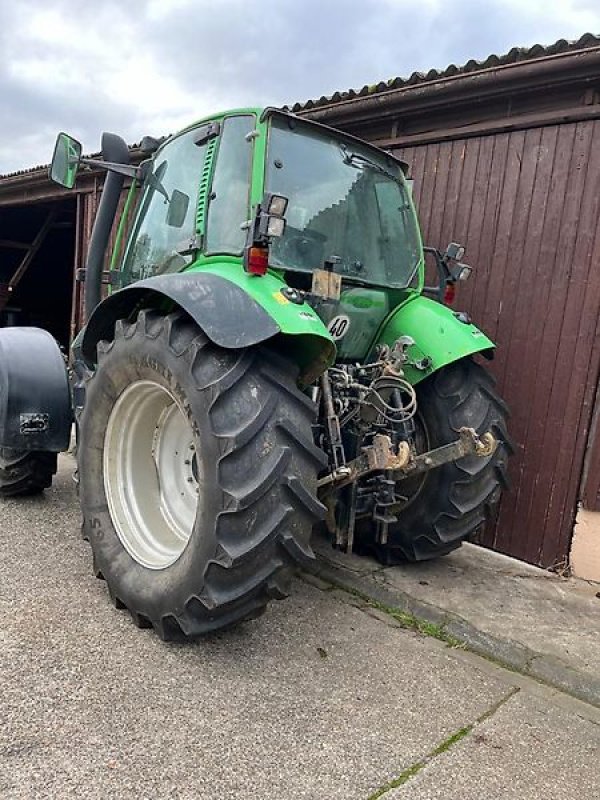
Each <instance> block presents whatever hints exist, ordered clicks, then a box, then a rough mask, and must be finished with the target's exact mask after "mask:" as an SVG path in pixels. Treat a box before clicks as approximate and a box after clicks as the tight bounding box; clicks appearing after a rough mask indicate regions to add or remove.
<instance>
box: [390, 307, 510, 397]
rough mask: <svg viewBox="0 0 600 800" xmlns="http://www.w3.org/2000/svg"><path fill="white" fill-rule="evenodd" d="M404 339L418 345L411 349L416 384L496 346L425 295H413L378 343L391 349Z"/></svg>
mask: <svg viewBox="0 0 600 800" xmlns="http://www.w3.org/2000/svg"><path fill="white" fill-rule="evenodd" d="M400 336H410V337H411V338H412V339H414V342H415V344H414V345H412V346H411V347H410V348H409V349H408V355H409V358H410V361H409V363H408V364H407V365H406V366H405V367H404V373H405V376H406V379H407V380H408V381H410V383H412V384H413V385H414V384H416V383H419V381H422V380H423V378H426V377H427V376H428V375H431V374H432V373H433V372H435V371H436V370H438V369H440V368H441V367H445V366H446V364H451V363H452V362H453V361H458V360H459V359H461V358H464V357H465V356H469V355H472V354H473V353H480V352H482V351H484V350H490V349H492V348H494V347H495V345H494V343H493V342H492V341H491V340H490V339H488V337H487V336H486V335H485V333H483V332H482V331H480V330H479V328H477V327H476V326H475V325H472V324H470V323H465V322H461V320H460V319H458V318H457V317H456V315H455V312H454V311H452V309H450V308H448V306H444V305H442V304H441V303H438V302H436V301H435V300H430V299H429V298H428V297H423V296H422V295H413V296H411V297H410V298H409V299H408V300H407V301H406V302H405V303H404V304H403V305H401V306H399V307H398V308H397V309H396V310H395V311H393V312H392V314H390V316H389V317H388V318H387V319H386V320H385V322H384V323H383V325H382V326H381V328H380V330H379V333H378V334H377V337H376V344H387V345H390V347H391V346H392V345H393V344H394V342H395V341H396V340H397V339H398V338H399V337H400Z"/></svg>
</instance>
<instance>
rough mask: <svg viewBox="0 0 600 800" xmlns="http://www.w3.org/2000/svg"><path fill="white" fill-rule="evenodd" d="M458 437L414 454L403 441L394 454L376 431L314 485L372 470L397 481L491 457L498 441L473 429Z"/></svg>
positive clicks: (336, 484)
mask: <svg viewBox="0 0 600 800" xmlns="http://www.w3.org/2000/svg"><path fill="white" fill-rule="evenodd" d="M458 436H459V438H458V439H457V440H456V441H455V442H451V443H450V444H445V445H442V447H436V449H435V450H429V452H427V453H422V454H420V455H418V456H415V455H413V454H412V453H411V452H410V448H409V446H408V444H407V443H406V442H401V443H400V445H399V447H398V452H397V453H394V451H393V448H392V443H391V441H390V438H389V437H388V436H385V435H384V434H377V435H376V436H375V437H374V439H373V444H372V445H370V446H369V447H365V448H363V451H362V453H361V455H359V456H358V457H357V458H355V459H354V460H353V461H350V462H348V463H347V464H345V465H343V466H340V467H338V468H337V469H334V470H333V472H330V473H329V475H325V476H324V477H323V478H321V479H320V480H319V481H318V484H317V486H318V487H319V489H324V488H325V487H329V488H331V489H339V488H341V487H342V486H347V485H348V484H349V483H354V482H355V481H357V480H359V479H360V478H364V477H366V476H367V475H370V474H371V473H373V472H378V471H385V470H389V471H390V473H391V477H392V478H393V479H394V480H396V481H401V480H403V479H404V478H410V477H412V476H413V475H419V474H420V473H422V472H428V471H429V470H430V469H435V468H436V467H441V466H442V464H447V463H448V462H449V461H457V460H458V459H459V458H464V456H479V457H480V458H486V457H487V456H491V455H492V454H493V453H494V451H495V450H496V447H497V446H498V441H497V439H496V437H495V436H494V434H493V433H492V432H491V431H487V432H486V433H482V434H481V436H479V434H478V433H477V431H475V430H474V429H473V428H461V429H460V430H459V432H458Z"/></svg>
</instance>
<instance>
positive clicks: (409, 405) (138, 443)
mask: <svg viewBox="0 0 600 800" xmlns="http://www.w3.org/2000/svg"><path fill="white" fill-rule="evenodd" d="M143 147H144V148H145V151H146V155H147V156H148V157H147V159H146V160H145V161H143V162H142V163H141V164H139V165H133V164H131V163H130V154H129V150H128V148H127V146H126V145H125V143H124V142H123V140H122V139H120V138H119V137H117V136H114V135H112V134H104V136H103V141H102V160H94V159H88V158H83V157H82V155H81V145H80V144H79V143H78V142H77V141H75V140H74V139H72V138H71V137H69V136H67V135H66V134H60V135H59V137H58V140H57V143H56V149H55V153H54V158H53V161H52V165H51V170H50V174H51V177H52V179H53V180H55V181H57V182H58V183H59V184H61V185H62V186H65V187H67V188H72V187H73V185H74V183H75V180H76V175H77V170H78V168H79V167H80V165H81V164H84V165H86V164H87V165H92V166H95V167H98V166H102V167H103V168H104V169H106V170H107V173H108V174H107V177H106V181H105V184H104V189H103V192H102V198H101V202H100V206H99V209H98V213H97V217H96V220H95V226H94V230H93V234H92V240H91V242H90V247H89V253H88V260H87V266H86V270H85V275H84V276H83V277H84V280H85V311H86V324H85V326H84V327H83V329H82V330H81V331H80V332H79V335H78V336H77V337H76V339H75V341H74V343H73V347H72V352H71V359H70V369H69V377H68V374H67V368H66V366H65V359H64V357H63V355H62V354H61V352H60V350H59V348H58V347H57V345H56V344H55V342H54V340H53V339H52V337H51V336H50V335H49V334H47V333H46V332H44V331H41V330H39V329H35V328H12V329H6V330H1V331H0V447H2V448H5V449H6V451H7V452H9V453H15V454H17V456H18V458H15V459H14V460H13V462H8V463H7V464H6V463H5V464H4V465H1V464H0V494H4V495H10V494H20V493H26V492H34V491H36V490H41V489H42V488H44V487H45V486H46V485H48V483H49V481H50V479H51V477H52V472H53V470H54V468H55V466H54V465H55V455H54V454H55V453H56V452H59V451H61V450H64V449H66V448H67V447H68V444H69V437H70V432H71V426H72V421H73V419H74V420H75V422H76V430H77V462H78V465H77V481H78V492H79V500H80V503H81V510H82V515H83V535H84V537H85V538H86V539H88V540H89V542H90V544H91V548H92V552H93V561H94V570H95V573H96V575H97V576H100V577H103V578H104V579H105V580H106V582H107V585H108V590H109V593H110V595H111V598H112V600H113V602H114V604H115V605H116V606H117V607H119V608H127V609H128V610H129V612H130V613H131V615H132V617H133V619H134V621H135V622H136V624H137V625H139V626H140V627H153V628H154V629H155V630H156V631H157V633H158V634H159V635H160V636H161V637H162V638H163V639H169V640H170V639H182V638H186V637H194V636H198V635H201V634H204V633H207V632H208V631H212V630H216V629H219V628H223V627H225V626H228V625H231V624H233V623H236V622H238V621H240V620H243V619H248V618H252V617H254V616H257V615H258V614H260V613H261V612H262V611H263V610H264V608H265V607H266V605H267V603H268V602H269V600H270V599H271V598H281V597H284V596H285V595H286V592H287V587H288V578H289V574H290V572H291V567H293V565H294V564H297V563H300V564H302V563H305V562H308V561H309V560H310V559H311V558H313V554H312V550H311V545H310V539H311V534H312V532H313V530H314V529H315V527H317V526H319V527H321V528H322V529H323V530H326V531H328V533H329V535H330V537H331V539H332V542H333V544H334V545H335V546H336V547H338V548H340V549H344V550H355V551H357V552H361V553H372V554H375V555H376V556H377V557H378V558H379V559H380V560H382V561H383V562H384V563H386V564H389V563H394V562H397V561H399V560H422V559H430V558H434V557H437V556H441V555H444V554H446V553H448V552H450V551H451V550H453V549H454V548H456V547H458V546H459V545H460V543H461V542H462V541H463V540H465V539H466V538H468V537H470V536H472V535H473V534H475V533H476V532H477V531H478V530H479V529H480V528H481V526H482V525H483V524H484V523H485V521H486V520H487V519H488V518H489V517H490V515H491V514H492V513H493V509H494V506H495V504H496V503H497V501H498V499H499V495H500V491H501V489H502V487H503V485H504V484H505V472H506V462H507V457H508V453H509V445H508V437H507V433H506V417H507V409H506V406H505V405H504V403H503V402H502V400H501V399H500V398H499V397H498V395H497V394H496V392H495V390H494V382H493V380H492V378H491V377H490V376H489V374H488V373H487V372H486V371H485V369H484V368H483V367H482V366H481V364H480V363H478V361H476V360H475V359H474V356H475V355H476V354H481V355H483V356H484V357H486V358H491V357H492V355H493V350H494V344H493V343H492V342H491V341H490V340H489V339H488V338H487V337H486V336H485V335H484V334H483V333H482V332H481V331H480V330H479V329H478V328H477V327H475V326H474V325H473V324H471V322H470V320H469V318H468V316H467V315H466V314H464V313H457V312H454V311H453V310H452V309H451V308H450V307H448V306H447V305H445V304H444V303H443V302H440V300H442V298H443V295H444V292H445V291H446V290H448V289H450V290H452V289H453V287H454V284H455V282H456V281H457V280H460V279H461V278H464V277H466V275H467V274H468V272H469V268H468V267H466V265H464V264H463V263H461V258H462V248H460V247H459V246H458V245H455V244H452V245H450V247H449V248H448V250H447V251H446V252H445V253H443V254H442V253H441V252H438V251H433V256H434V257H435V261H436V264H437V268H438V272H439V285H438V286H435V287H426V286H424V275H425V263H424V248H423V245H422V242H421V236H420V233H419V226H418V223H417V217H416V214H415V209H414V206H413V202H412V199H411V192H410V187H409V184H408V182H407V180H406V177H405V176H406V170H407V167H406V164H404V163H403V162H402V161H399V160H398V159H397V158H395V157H394V156H392V155H390V154H389V153H386V152H384V151H382V150H380V149H378V148H376V147H374V146H372V145H369V144H367V143H365V142H363V141H360V140H358V139H356V138H354V137H352V136H350V135H347V134H344V133H341V132H339V131H336V130H333V129H331V128H328V127H326V126H323V125H319V124H316V123H314V122H310V121H308V120H305V119H302V118H298V117H296V116H294V115H292V114H289V113H286V112H283V111H281V110H278V109H273V108H268V109H266V110H257V109H245V110H239V111H230V112H227V113H224V114H219V115H216V116H212V117H210V118H209V119H204V120H202V121H200V122H199V123H197V124H195V125H192V126H190V127H189V128H186V129H185V130H184V131H182V132H181V133H178V134H177V135H175V136H172V137H170V138H169V139H167V140H166V141H164V142H162V143H160V142H157V141H156V140H152V139H146V140H144V142H143ZM125 177H129V178H130V179H131V188H130V190H129V194H128V197H127V201H126V203H125V207H124V210H123V213H122V217H121V221H120V225H119V228H118V232H117V236H116V242H115V245H114V253H113V256H112V261H111V262H110V270H109V271H108V274H107V273H106V272H104V271H103V270H104V264H105V259H106V255H107V252H106V251H107V249H108V243H109V240H110V232H111V229H112V227H113V223H114V220H115V216H116V213H117V208H118V206H119V198H120V196H121V193H122V190H123V184H124V180H125ZM134 204H135V205H136V209H135V210H134ZM132 211H133V224H132V225H131V230H130V232H129V233H128V234H127V235H126V232H127V227H128V220H129V219H130V217H131V213H130V212H132ZM125 237H126V241H125ZM121 252H122V253H123V255H122V257H121V256H120V255H119V254H120V253H121ZM103 281H104V282H105V283H106V282H108V283H109V284H110V289H109V294H108V297H106V299H104V300H102V299H101V284H102V282H103ZM428 294H429V295H433V297H428V296H426V295H428ZM15 464H16V465H17V466H16V467H15V466H14V465H15Z"/></svg>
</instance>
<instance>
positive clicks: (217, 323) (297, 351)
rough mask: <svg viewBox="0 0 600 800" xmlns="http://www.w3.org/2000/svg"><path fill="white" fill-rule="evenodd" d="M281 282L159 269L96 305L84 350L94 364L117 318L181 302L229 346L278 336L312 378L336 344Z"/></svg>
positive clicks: (305, 374) (308, 378) (269, 278)
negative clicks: (287, 294)
mask: <svg viewBox="0 0 600 800" xmlns="http://www.w3.org/2000/svg"><path fill="white" fill-rule="evenodd" d="M230 271H231V272H232V273H233V269H232V268H230ZM235 272H236V273H237V272H239V270H236V271H235ZM282 288H283V289H285V288H286V284H285V283H284V282H283V281H282V280H280V279H279V278H277V277H276V276H274V275H270V274H269V275H264V276H262V277H256V276H251V275H246V273H244V274H243V275H236V276H235V279H231V280H230V279H229V278H225V277H223V276H222V275H219V274H216V272H214V271H208V270H202V271H194V272H185V273H181V274H174V275H156V276H154V277H152V278H148V279H147V280H143V281H139V282H138V283H134V284H132V285H131V286H128V287H126V288H125V289H121V290H120V291H118V292H115V293H114V294H111V295H110V296H109V297H108V298H106V300H104V301H103V302H102V303H100V305H99V306H97V307H96V309H95V310H94V313H93V314H92V316H91V317H90V320H89V322H88V324H87V327H86V329H85V333H84V335H83V340H82V343H81V352H82V354H83V357H84V359H85V361H86V362H87V363H88V365H90V366H92V365H94V364H95V362H96V346H97V344H98V342H99V341H101V340H102V339H108V340H111V339H112V338H113V336H114V328H115V323H116V321H117V320H119V319H126V318H128V317H132V316H133V315H134V314H136V313H137V311H139V310H140V309H141V308H160V309H164V310H165V311H168V310H172V309H173V308H176V307H179V308H181V309H183V310H184V311H185V312H187V313H188V314H189V315H190V317H192V319H193V320H194V321H195V322H196V323H197V324H198V325H199V326H200V328H202V330H203V331H204V333H205V334H206V335H207V336H208V338H209V339H210V340H211V341H213V342H214V343H215V344H217V345H219V346H220V347H223V348H225V349H240V348H245V347H252V346H253V345H256V344H259V343H261V342H265V341H267V340H276V339H277V342H275V343H276V344H281V345H282V349H283V350H284V352H285V353H286V354H287V355H288V356H289V357H290V358H292V359H293V360H294V361H296V363H297V364H298V366H299V367H300V371H301V378H302V380H303V382H304V383H310V382H312V381H313V380H315V378H317V377H318V376H319V375H320V374H321V372H323V370H325V369H326V368H327V367H328V366H329V365H330V364H331V363H332V362H333V360H334V359H335V345H334V343H333V340H332V338H331V336H330V334H329V333H328V331H327V329H326V327H325V326H324V325H323V323H322V321H321V320H320V319H319V317H318V316H317V314H316V313H315V312H314V311H313V310H312V308H310V306H308V305H307V304H305V303H302V304H300V305H298V304H296V303H292V302H290V301H289V300H288V299H287V298H286V297H285V296H284V295H283V294H281V289H282ZM282 337H283V341H282Z"/></svg>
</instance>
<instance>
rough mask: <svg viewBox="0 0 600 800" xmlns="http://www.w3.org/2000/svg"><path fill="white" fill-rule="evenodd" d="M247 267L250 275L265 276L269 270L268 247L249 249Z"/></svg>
mask: <svg viewBox="0 0 600 800" xmlns="http://www.w3.org/2000/svg"><path fill="white" fill-rule="evenodd" d="M245 267H246V272H249V273H250V275H265V274H266V272H267V270H268V268H269V249H268V247H249V248H248V250H247V252H246V263H245Z"/></svg>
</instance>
